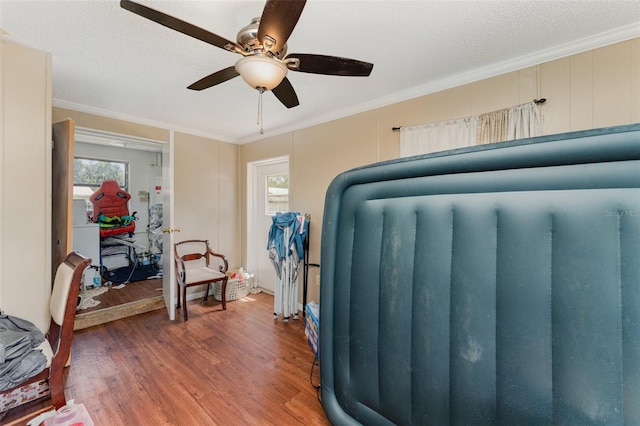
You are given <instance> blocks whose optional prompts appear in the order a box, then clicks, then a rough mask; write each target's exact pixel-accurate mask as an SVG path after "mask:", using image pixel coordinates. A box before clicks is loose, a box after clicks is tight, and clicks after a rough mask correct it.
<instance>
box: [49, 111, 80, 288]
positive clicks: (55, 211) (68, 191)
mask: <svg viewBox="0 0 640 426" xmlns="http://www.w3.org/2000/svg"><path fill="white" fill-rule="evenodd" d="M52 127H53V131H52V138H53V148H52V150H51V152H52V154H51V283H52V285H53V280H54V279H55V276H56V270H57V269H58V265H60V263H62V261H63V260H64V258H65V257H66V256H67V254H68V253H69V252H70V251H71V248H72V245H73V239H72V237H73V235H72V232H73V155H74V139H75V122H74V121H73V120H72V119H70V118H69V119H67V120H64V121H60V122H58V123H54V124H53V126H52Z"/></svg>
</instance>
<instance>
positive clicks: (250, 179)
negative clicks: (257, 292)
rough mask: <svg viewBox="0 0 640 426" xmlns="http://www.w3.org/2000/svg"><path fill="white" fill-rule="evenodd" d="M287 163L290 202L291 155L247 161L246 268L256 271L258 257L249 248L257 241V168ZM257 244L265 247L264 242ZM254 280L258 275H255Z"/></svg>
mask: <svg viewBox="0 0 640 426" xmlns="http://www.w3.org/2000/svg"><path fill="white" fill-rule="evenodd" d="M285 162H286V163H288V164H289V202H291V186H292V185H291V157H290V156H289V155H281V156H278V157H272V158H268V159H264V160H258V161H251V162H249V163H247V230H246V232H247V270H249V271H256V273H257V271H258V259H257V256H256V255H255V252H254V251H253V250H252V249H251V247H254V246H255V244H256V242H257V238H258V237H257V234H258V230H257V222H258V221H257V212H256V200H257V196H258V192H257V191H258V190H259V188H257V185H256V184H255V180H256V176H257V174H258V169H259V168H260V167H262V166H269V165H272V164H278V163H285ZM263 243H264V244H262V245H259V244H258V245H259V246H261V247H262V246H264V247H266V242H265V241H263ZM255 279H256V282H258V277H257V276H256V278H255Z"/></svg>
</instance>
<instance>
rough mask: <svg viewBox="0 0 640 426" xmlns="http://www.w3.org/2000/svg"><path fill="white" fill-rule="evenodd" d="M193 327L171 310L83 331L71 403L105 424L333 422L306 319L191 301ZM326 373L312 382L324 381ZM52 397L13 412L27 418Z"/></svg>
mask: <svg viewBox="0 0 640 426" xmlns="http://www.w3.org/2000/svg"><path fill="white" fill-rule="evenodd" d="M188 309H189V321H187V322H186V323H184V322H183V321H182V319H181V318H182V315H181V312H180V311H178V315H177V317H178V318H179V319H177V320H176V321H169V320H168V319H167V314H166V311H165V310H164V309H158V310H155V311H153V312H148V313H145V314H140V315H136V316H133V317H129V318H125V319H121V320H118V321H113V322H110V323H107V324H102V325H98V326H95V327H91V328H87V329H83V330H79V331H76V332H75V333H74V342H73V348H72V359H71V367H69V368H68V369H66V373H65V374H66V380H65V389H66V395H67V399H71V398H74V399H75V401H76V403H83V404H85V406H86V407H87V409H88V411H89V413H90V415H91V417H92V418H93V421H94V423H95V424H96V425H327V424H329V423H328V420H327V419H326V417H325V415H324V412H323V410H322V405H321V403H320V402H319V401H318V399H317V392H316V389H315V388H314V387H313V386H312V385H311V383H310V379H311V378H310V373H311V365H312V361H313V353H312V351H311V348H310V347H309V345H308V343H307V341H306V338H305V336H304V321H303V320H302V318H301V319H300V320H298V321H291V322H290V323H289V324H284V323H283V322H282V320H276V321H274V320H273V319H272V318H273V315H272V312H273V297H272V296H269V295H267V294H264V293H259V294H250V295H249V296H248V297H246V298H244V299H240V300H236V301H233V302H228V303H227V310H226V311H222V310H221V306H220V303H219V302H216V301H212V302H209V303H207V304H205V305H200V304H199V303H198V301H197V300H194V301H191V302H189V303H188ZM318 380H319V378H318V370H317V367H316V369H315V370H314V374H313V382H314V384H317V383H318ZM47 404H50V400H47V399H43V400H41V401H40V402H39V403H35V404H33V403H32V404H31V405H30V407H29V409H26V408H24V406H23V407H20V408H16V409H14V410H11V411H9V413H8V414H7V416H6V417H5V419H4V420H3V422H5V423H6V422H10V421H11V420H12V419H16V418H20V417H22V416H23V415H25V414H27V413H28V412H30V411H34V410H37V409H38V408H41V407H43V406H45V405H47Z"/></svg>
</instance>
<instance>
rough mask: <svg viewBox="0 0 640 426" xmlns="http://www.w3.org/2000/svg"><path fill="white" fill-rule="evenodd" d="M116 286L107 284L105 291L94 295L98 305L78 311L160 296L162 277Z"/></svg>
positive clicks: (98, 308) (84, 311)
mask: <svg viewBox="0 0 640 426" xmlns="http://www.w3.org/2000/svg"><path fill="white" fill-rule="evenodd" d="M116 287H117V286H109V287H107V288H108V291H107V292H105V293H102V294H100V295H98V296H95V297H94V299H95V300H97V301H99V302H100V304H99V305H96V306H94V307H91V308H87V309H82V310H80V311H78V313H79V314H86V313H90V312H95V311H98V310H101V309H106V308H111V307H114V306H119V305H123V304H125V303H130V302H133V301H136V300H141V299H149V298H152V297H157V296H162V279H152V280H145V281H135V282H131V283H128V284H126V285H125V286H124V287H123V288H116Z"/></svg>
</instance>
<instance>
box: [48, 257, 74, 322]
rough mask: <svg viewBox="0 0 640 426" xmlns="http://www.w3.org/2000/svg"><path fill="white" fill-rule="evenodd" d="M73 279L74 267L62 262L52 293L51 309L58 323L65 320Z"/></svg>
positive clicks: (52, 315)
mask: <svg viewBox="0 0 640 426" xmlns="http://www.w3.org/2000/svg"><path fill="white" fill-rule="evenodd" d="M72 279H73V268H72V267H70V266H69V265H67V264H66V263H62V264H61V265H60V266H58V270H57V271H56V278H55V280H54V281H53V292H52V293H51V301H50V302H49V309H50V310H51V318H52V319H53V320H54V321H55V322H56V324H58V325H60V324H62V321H63V320H64V311H65V309H66V306H67V297H68V296H69V287H71V280H72Z"/></svg>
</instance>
